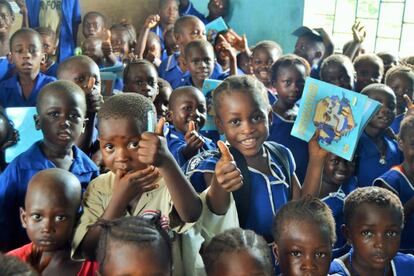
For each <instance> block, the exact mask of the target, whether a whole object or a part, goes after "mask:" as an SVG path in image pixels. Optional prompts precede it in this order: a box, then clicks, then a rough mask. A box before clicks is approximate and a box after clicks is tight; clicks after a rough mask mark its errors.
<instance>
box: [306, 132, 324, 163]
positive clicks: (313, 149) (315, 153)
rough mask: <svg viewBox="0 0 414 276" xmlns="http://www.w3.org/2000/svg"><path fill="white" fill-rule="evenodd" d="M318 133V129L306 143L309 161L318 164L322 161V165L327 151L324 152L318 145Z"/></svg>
mask: <svg viewBox="0 0 414 276" xmlns="http://www.w3.org/2000/svg"><path fill="white" fill-rule="evenodd" d="M319 133H320V130H319V129H318V130H317V131H316V132H315V134H314V135H313V136H312V138H311V139H310V140H309V142H308V149H309V159H313V160H315V161H318V162H320V161H322V163H324V162H325V158H326V157H327V156H328V151H326V150H324V149H323V148H321V146H320V145H319V141H318V140H319Z"/></svg>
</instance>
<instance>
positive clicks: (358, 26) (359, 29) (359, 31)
mask: <svg viewBox="0 0 414 276" xmlns="http://www.w3.org/2000/svg"><path fill="white" fill-rule="evenodd" d="M352 36H353V39H354V41H355V42H357V43H362V42H364V40H365V37H366V36H367V32H366V30H365V26H364V25H363V24H362V23H361V21H356V22H355V23H354V25H352Z"/></svg>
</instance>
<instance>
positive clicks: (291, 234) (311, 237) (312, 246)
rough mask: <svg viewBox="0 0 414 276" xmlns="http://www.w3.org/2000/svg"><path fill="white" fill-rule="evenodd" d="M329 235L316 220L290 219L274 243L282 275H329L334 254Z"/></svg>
mask: <svg viewBox="0 0 414 276" xmlns="http://www.w3.org/2000/svg"><path fill="white" fill-rule="evenodd" d="M292 229H294V231H292ZM329 236H330V235H329V234H328V233H327V231H326V230H324V229H322V228H321V227H320V226H319V225H317V224H316V223H313V222H309V221H306V220H305V221H303V220H302V221H298V220H288V221H287V223H285V224H284V226H283V228H282V233H280V240H279V241H278V242H277V244H275V246H274V251H275V255H276V258H277V259H278V260H279V264H280V269H281V272H282V274H283V275H290V276H296V275H298V276H300V275H312V276H319V275H320V276H322V275H323V276H326V275H327V274H328V271H329V265H330V263H331V254H332V252H331V251H332V245H331V241H330V237H329Z"/></svg>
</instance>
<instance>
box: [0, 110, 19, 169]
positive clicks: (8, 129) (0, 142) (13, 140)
mask: <svg viewBox="0 0 414 276" xmlns="http://www.w3.org/2000/svg"><path fill="white" fill-rule="evenodd" d="M18 140H19V133H18V131H17V130H16V129H15V128H14V125H13V122H12V121H10V120H9V118H8V117H7V113H6V110H4V108H3V107H1V106H0V173H1V172H3V171H4V170H5V169H6V167H7V163H6V159H5V150H6V148H8V147H11V146H13V145H15V144H17V142H18Z"/></svg>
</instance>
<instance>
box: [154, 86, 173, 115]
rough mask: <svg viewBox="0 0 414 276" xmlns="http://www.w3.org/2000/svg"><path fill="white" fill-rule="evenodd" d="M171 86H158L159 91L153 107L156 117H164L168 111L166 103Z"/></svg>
mask: <svg viewBox="0 0 414 276" xmlns="http://www.w3.org/2000/svg"><path fill="white" fill-rule="evenodd" d="M171 92H172V90H171V87H169V86H167V87H163V88H161V87H160V92H159V93H158V95H157V97H156V98H155V100H154V105H155V108H156V109H157V115H158V117H166V116H167V112H168V103H169V100H170V95H171Z"/></svg>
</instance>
